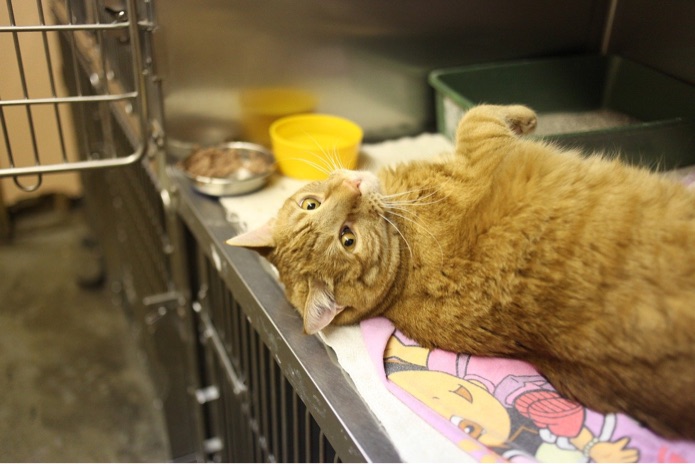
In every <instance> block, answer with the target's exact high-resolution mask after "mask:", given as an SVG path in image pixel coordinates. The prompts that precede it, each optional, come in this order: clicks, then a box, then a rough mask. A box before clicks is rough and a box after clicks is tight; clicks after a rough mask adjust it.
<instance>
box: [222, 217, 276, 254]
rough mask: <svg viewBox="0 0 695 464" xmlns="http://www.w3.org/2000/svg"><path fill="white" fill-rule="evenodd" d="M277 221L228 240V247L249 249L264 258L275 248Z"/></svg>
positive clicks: (271, 220) (271, 221)
mask: <svg viewBox="0 0 695 464" xmlns="http://www.w3.org/2000/svg"><path fill="white" fill-rule="evenodd" d="M274 226H275V219H274V218H273V219H270V220H269V221H268V222H266V223H265V224H263V225H262V226H260V227H258V228H256V229H253V230H249V231H248V232H244V233H243V234H239V235H237V236H235V237H232V238H230V239H229V240H227V242H226V243H227V245H231V246H239V247H244V248H249V249H251V250H253V251H256V252H258V253H259V254H261V255H262V256H267V255H268V254H269V253H270V252H271V251H272V250H273V248H275V240H274V239H273V228H274Z"/></svg>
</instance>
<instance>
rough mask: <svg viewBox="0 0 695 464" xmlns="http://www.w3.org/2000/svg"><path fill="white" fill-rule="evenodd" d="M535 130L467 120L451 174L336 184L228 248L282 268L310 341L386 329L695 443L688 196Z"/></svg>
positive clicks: (527, 115) (694, 201) (409, 168)
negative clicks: (538, 378)
mask: <svg viewBox="0 0 695 464" xmlns="http://www.w3.org/2000/svg"><path fill="white" fill-rule="evenodd" d="M535 125H536V115H535V114H534V113H533V111H531V110H530V109H528V108H526V107H524V106H491V105H482V106H478V107H475V108H473V109H471V110H470V111H468V113H467V114H466V115H465V117H464V118H463V119H462V121H461V123H460V125H459V128H458V132H457V141H456V153H455V155H454V156H452V157H451V158H450V159H448V160H438V161H431V162H411V163H407V164H402V165H399V166H397V167H394V168H391V169H383V170H382V171H381V172H379V173H378V175H374V174H372V173H369V172H362V171H347V170H338V171H336V172H334V173H332V174H331V176H330V177H329V178H328V179H327V180H325V181H322V182H313V183H310V184H308V185H307V186H305V187H304V188H302V189H300V190H299V191H298V192H297V193H296V194H294V195H292V196H291V197H290V198H289V199H287V201H286V202H285V204H284V205H283V206H282V208H281V209H280V211H279V213H278V215H277V218H275V219H273V220H272V221H270V222H268V224H266V225H265V226H263V227H261V228H259V229H257V230H255V231H251V232H248V233H246V234H242V235H240V236H238V237H235V238H233V239H231V240H230V241H229V242H228V243H230V244H231V245H238V246H246V247H249V248H252V249H255V250H257V251H258V252H260V253H261V254H262V255H263V256H265V257H266V258H267V259H268V260H269V261H270V262H271V263H273V264H274V265H275V266H276V268H277V269H278V271H279V275H280V279H281V280H282V282H283V283H284V285H285V288H286V293H287V296H288V298H289V300H290V302H291V303H292V304H293V305H294V306H295V307H296V308H298V309H299V311H300V313H302V315H303V319H304V328H305V331H306V332H307V333H315V332H317V331H318V330H321V329H322V328H324V327H325V326H327V325H328V324H330V323H335V324H353V323H356V322H358V321H360V320H362V319H365V318H368V317H372V316H376V315H383V316H385V317H387V318H389V319H390V320H392V321H393V323H394V324H395V325H396V327H398V328H399V329H401V330H402V331H403V332H404V333H405V334H406V335H408V336H409V337H411V338H412V339H414V340H416V341H418V342H419V343H420V344H422V345H424V346H426V347H438V348H442V349H445V350H449V351H454V352H465V353H470V354H475V355H481V356H503V357H511V358H518V359H523V360H526V361H528V362H530V363H532V364H533V365H535V366H536V367H537V368H538V369H539V370H540V372H541V373H543V374H544V375H545V376H546V377H547V378H548V380H549V381H550V382H551V383H552V384H553V385H554V386H555V387H556V388H557V389H558V390H559V391H560V392H561V393H563V394H564V395H566V396H568V397H570V398H573V399H576V400H577V401H579V402H580V403H582V404H584V405H585V406H588V407H590V408H592V409H595V410H597V411H601V412H604V413H607V412H615V411H620V412H626V413H628V414H630V415H631V416H633V417H634V418H636V419H638V420H640V421H642V422H643V423H645V424H647V425H648V426H649V427H651V428H652V429H653V430H655V431H656V432H658V433H660V434H663V435H664V436H667V437H682V438H689V439H695V194H693V193H691V192H690V191H688V190H687V189H686V188H684V187H683V186H682V185H681V184H679V183H677V182H674V181H669V180H666V179H665V178H663V177H662V176H659V175H657V174H653V173H650V172H648V171H647V170H645V169H638V168H634V167H629V166H626V165H624V164H623V163H621V162H620V161H618V160H615V159H607V158H605V157H601V156H591V157H588V158H586V157H583V156H581V155H580V154H579V153H577V152H572V151H562V150H560V149H559V148H558V147H556V146H553V145H549V144H545V143H541V142H538V141H533V140H528V139H524V138H521V137H519V136H518V135H519V134H524V133H527V132H529V131H531V130H533V129H534V127H535Z"/></svg>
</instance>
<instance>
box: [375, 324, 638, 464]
mask: <svg viewBox="0 0 695 464" xmlns="http://www.w3.org/2000/svg"><path fill="white" fill-rule="evenodd" d="M384 361H385V362H384V366H385V370H386V376H387V378H388V379H389V380H390V381H391V382H394V383H395V384H396V385H398V386H399V387H400V388H402V389H403V390H405V391H407V392H408V393H409V394H411V395H412V396H414V397H415V398H417V399H418V400H419V401H420V402H422V403H424V404H425V405H426V406H427V407H429V408H431V409H432V410H433V411H435V412H436V413H437V414H438V415H440V416H441V417H444V418H445V419H447V420H449V421H450V422H451V423H452V424H453V425H455V426H456V427H458V428H459V429H460V430H462V431H464V432H466V434H467V435H468V436H470V437H471V438H474V439H476V440H477V441H478V442H480V443H482V444H484V445H485V446H487V447H488V448H489V449H491V450H493V451H495V452H496V453H497V454H498V455H500V456H501V457H503V458H505V459H507V460H511V461H526V460H529V458H530V459H535V460H539V461H546V462H547V461H555V462H560V461H565V462H587V461H594V462H636V461H637V460H638V459H639V457H640V453H639V450H637V449H636V448H631V447H629V446H628V445H629V442H630V438H629V437H621V438H618V439H613V435H614V432H615V425H616V416H615V415H610V414H609V415H606V416H598V417H601V418H602V419H603V424H602V425H601V427H600V429H599V430H598V431H597V433H594V432H592V429H591V428H590V427H588V426H587V423H586V422H587V411H586V410H585V408H584V407H582V406H581V405H579V404H577V403H575V402H573V401H571V400H568V399H566V398H563V397H561V396H560V395H559V394H558V393H557V392H556V391H555V390H554V389H553V388H552V386H550V384H549V383H548V382H547V380H546V379H545V378H544V377H542V376H541V375H539V374H538V373H537V372H536V371H535V370H534V369H533V367H531V366H530V365H528V364H526V363H523V362H520V361H514V360H506V359H505V360H502V359H494V360H492V359H490V358H477V357H471V356H468V355H461V354H458V355H457V354H454V353H449V352H445V351H441V350H428V349H425V348H422V347H420V346H418V345H416V344H414V342H412V341H410V340H408V339H407V337H405V336H404V335H403V334H401V333H400V332H398V331H396V332H395V333H394V335H392V336H391V338H390V339H389V341H388V343H387V345H386V350H385V352H384ZM495 363H497V364H498V365H497V366H494V364H495ZM493 366H494V367H495V368H492V369H491V367H493ZM594 419H596V417H594ZM595 422H596V421H594V423H595ZM594 430H596V427H595V426H594ZM459 446H461V447H463V443H460V444H459Z"/></svg>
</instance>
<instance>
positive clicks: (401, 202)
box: [382, 198, 444, 206]
mask: <svg viewBox="0 0 695 464" xmlns="http://www.w3.org/2000/svg"><path fill="white" fill-rule="evenodd" d="M420 200H421V198H415V199H413V200H396V201H383V199H382V203H383V204H384V206H427V205H434V204H436V203H439V202H441V201H444V198H440V199H438V200H434V201H420Z"/></svg>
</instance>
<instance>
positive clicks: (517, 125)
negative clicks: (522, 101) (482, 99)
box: [504, 105, 538, 135]
mask: <svg viewBox="0 0 695 464" xmlns="http://www.w3.org/2000/svg"><path fill="white" fill-rule="evenodd" d="M506 109H507V111H506V114H505V118H504V119H505V122H506V123H507V125H508V126H509V128H510V129H511V130H513V131H514V132H515V133H516V134H517V135H524V134H529V133H531V132H533V130H534V129H535V128H536V125H537V124H538V118H537V117H536V113H535V112H534V111H533V110H532V109H531V108H529V107H527V106H523V105H510V106H507V107H506Z"/></svg>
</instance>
